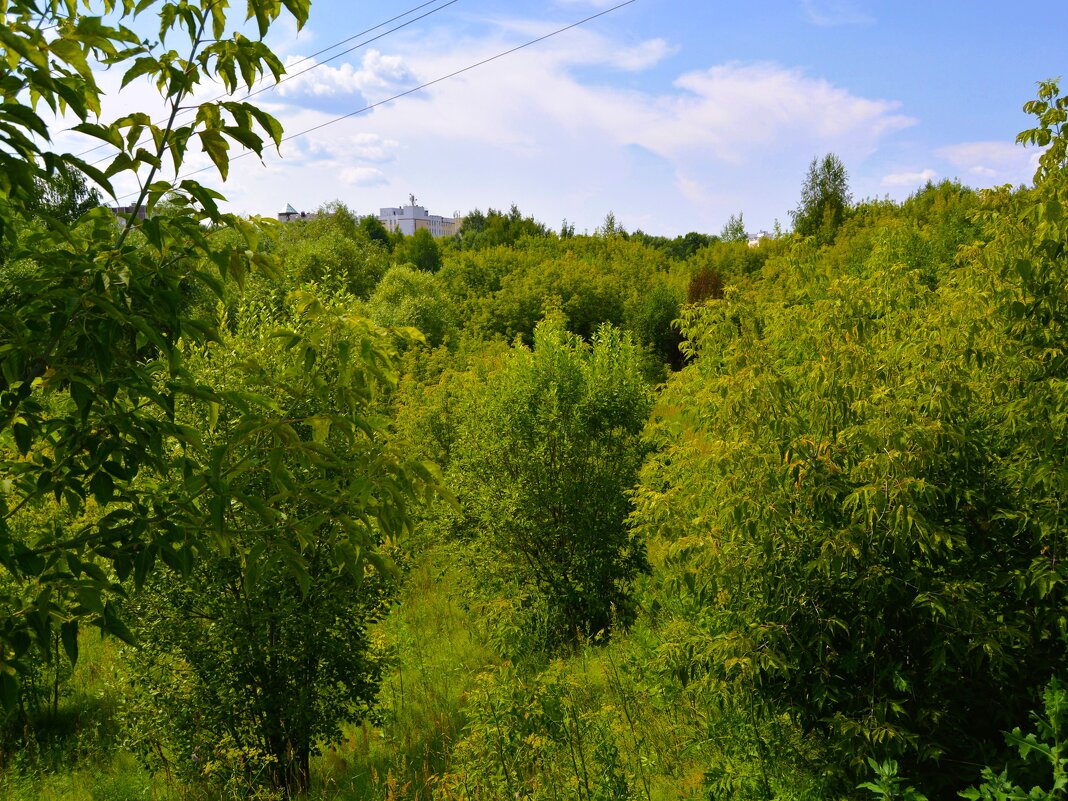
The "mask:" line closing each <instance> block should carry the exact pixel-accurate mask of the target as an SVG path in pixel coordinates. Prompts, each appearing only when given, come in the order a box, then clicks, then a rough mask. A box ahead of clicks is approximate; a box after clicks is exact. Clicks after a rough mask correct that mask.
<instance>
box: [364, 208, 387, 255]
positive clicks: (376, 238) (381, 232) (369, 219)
mask: <svg viewBox="0 0 1068 801" xmlns="http://www.w3.org/2000/svg"><path fill="white" fill-rule="evenodd" d="M360 230H361V231H363V233H364V235H366V237H367V238H368V239H369V240H371V241H372V242H378V243H379V244H380V245H382V247H384V248H385V249H386V250H392V249H393V242H392V240H390V238H389V231H387V230H386V226H384V225H382V222H381V220H379V219H378V218H377V217H375V216H373V215H370V214H368V215H366V216H364V217H361V218H360Z"/></svg>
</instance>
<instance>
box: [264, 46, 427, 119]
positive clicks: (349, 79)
mask: <svg viewBox="0 0 1068 801" xmlns="http://www.w3.org/2000/svg"><path fill="white" fill-rule="evenodd" d="M286 69H287V71H289V72H290V77H289V78H287V79H286V80H285V81H284V83H282V84H281V85H279V87H278V88H277V89H276V90H274V91H275V92H276V93H277V96H278V97H280V98H283V99H285V100H288V101H289V102H291V103H296V104H297V105H302V106H309V107H313V108H314V107H318V106H319V105H320V103H319V102H317V101H322V100H324V99H326V100H331V101H333V100H337V99H341V100H343V101H345V102H346V103H347V104H348V105H347V106H346V107H345V110H351V111H355V110H356V108H358V104H359V103H361V102H363V100H364V99H366V101H367V102H368V103H374V102H377V101H379V100H384V99H385V98H387V97H390V96H391V95H393V94H396V92H397V90H398V89H400V88H401V87H404V86H407V85H409V84H411V82H412V75H411V73H410V71H409V69H408V67H407V65H406V64H405V62H404V59H403V58H401V57H400V56H384V55H382V53H380V52H379V51H378V50H369V51H367V53H365V54H364V56H363V58H362V59H361V61H360V65H359V67H354V66H353V65H352V64H349V63H342V64H341V65H340V66H336V67H335V66H332V65H330V64H319V63H316V62H315V61H314V60H310V59H309V60H302V59H300V58H299V57H297V56H290V57H289V58H288V59H287V60H286Z"/></svg>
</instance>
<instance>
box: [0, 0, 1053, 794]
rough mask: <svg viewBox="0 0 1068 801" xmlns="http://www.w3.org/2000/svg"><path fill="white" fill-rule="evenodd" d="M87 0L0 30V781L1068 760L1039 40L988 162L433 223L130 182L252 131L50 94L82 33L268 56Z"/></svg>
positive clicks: (439, 790) (501, 781) (199, 781)
mask: <svg viewBox="0 0 1068 801" xmlns="http://www.w3.org/2000/svg"><path fill="white" fill-rule="evenodd" d="M104 6H105V10H107V11H113V12H115V14H114V15H112V16H111V17H108V19H109V20H110V23H109V24H110V25H111V27H109V26H108V24H105V22H104V20H102V19H98V18H94V17H92V16H91V12H89V11H86V12H84V13H83V12H77V13H76V12H75V11H72V10H71V9H70V8H69V7H68V5H67V4H60V3H52V4H45V5H44V6H41V5H40V4H34V3H30V2H28V0H12V2H10V3H9V4H8V11H7V15H6V17H5V22H4V27H3V30H4V32H5V34H6V38H5V43H6V46H8V47H9V48H11V49H10V51H9V56H8V58H7V59H6V60H5V61H4V63H3V65H0V69H3V70H4V80H3V81H0V92H3V96H4V100H5V102H4V103H3V104H2V109H3V110H2V111H0V123H2V124H0V144H2V145H3V146H2V147H0V167H2V168H3V169H0V176H2V178H0V237H2V240H3V241H2V243H0V244H2V256H3V259H2V262H0V609H2V614H0V700H2V701H3V711H2V719H0V799H29V798H34V799H37V798H64V799H66V798H71V799H83V798H84V799H124V798H129V799H134V798H142V799H143V798H155V799H171V798H174V799H179V798H203V799H209V798H230V799H238V798H261V799H265V798H282V797H304V798H309V799H357V798H359V799H383V801H385V800H387V799H389V800H391V801H396V800H397V799H422V800H424V801H430V800H431V799H434V800H435V801H446V799H448V800H450V801H452V800H455V799H469V800H470V801H475V799H515V798H523V799H538V800H541V799H545V800H546V801H547V800H548V799H554V800H555V799H580V800H582V801H630V800H631V799H644V800H645V801H654V800H657V801H660V800H662V801H667V800H668V799H694V801H696V800H697V799H721V798H731V799H754V800H756V799H760V800H766V799H799V800H800V799H841V798H852V799H862V798H872V797H875V798H884V799H913V801H921V800H922V799H943V798H946V799H948V798H955V797H961V796H963V797H965V798H971V799H1018V798H1019V799H1022V798H1035V799H1039V798H1042V799H1046V798H1048V799H1063V798H1065V796H1066V794H1068V778H1066V777H1068V773H1066V771H1068V757H1066V755H1065V750H1064V749H1065V745H1064V741H1065V736H1064V732H1065V725H1066V719H1065V718H1066V710H1068V697H1066V691H1065V685H1064V681H1065V675H1064V672H1065V665H1066V664H1068V662H1066V652H1065V651H1066V645H1068V622H1066V620H1068V616H1066V614H1065V609H1066V600H1068V599H1066V591H1068V568H1066V567H1065V560H1064V558H1063V554H1064V552H1065V549H1066V547H1068V542H1066V531H1068V529H1066V524H1065V514H1064V510H1063V505H1064V498H1065V497H1066V492H1068V458H1066V454H1068V393H1066V390H1065V388H1066V387H1068V357H1066V356H1065V351H1064V347H1063V345H1064V342H1065V341H1066V339H1068V296H1066V292H1068V290H1066V287H1068V216H1066V214H1065V209H1066V208H1068V164H1066V155H1065V154H1066V152H1068V99H1066V98H1064V97H1062V96H1061V95H1060V91H1059V87H1058V86H1057V84H1056V82H1044V83H1042V84H1040V85H1039V94H1038V98H1037V99H1035V100H1033V101H1031V102H1029V103H1028V104H1027V105H1026V106H1025V111H1026V112H1027V113H1029V114H1031V115H1032V116H1033V118H1034V120H1035V123H1034V125H1035V127H1034V128H1032V129H1030V130H1028V131H1025V132H1023V133H1022V134H1021V135H1020V137H1019V141H1020V142H1021V143H1022V144H1025V145H1030V144H1034V145H1039V146H1041V147H1044V148H1046V149H1045V150H1044V151H1043V152H1042V154H1041V155H1040V157H1039V159H1038V171H1037V173H1036V175H1035V177H1034V183H1033V185H1032V186H1030V187H1021V188H1018V189H1012V188H1010V187H1003V188H999V189H996V190H989V191H985V192H981V193H976V192H973V191H971V190H969V189H967V188H965V187H962V186H960V185H958V184H954V183H950V182H945V183H942V184H939V185H937V186H936V185H928V186H927V187H925V188H924V189H922V190H921V191H919V192H917V193H916V194H915V195H914V196H913V197H911V198H910V199H908V200H907V201H905V202H904V203H901V204H897V203H893V202H890V201H872V202H863V203H859V204H854V203H853V202H852V200H851V198H850V195H849V189H848V186H847V182H846V172H845V167H844V166H843V165H842V163H841V162H840V161H839V160H838V159H837V158H836V157H834V156H833V155H829V156H827V157H825V158H824V159H823V160H822V162H821V161H819V160H814V161H813V164H812V168H811V170H810V174H809V177H808V179H807V180H806V181H805V183H804V185H803V186H802V189H801V201H800V204H799V206H798V209H797V211H796V213H795V215H794V223H795V229H796V230H795V231H794V232H791V233H781V232H777V233H776V235H775V236H773V237H769V238H766V239H762V240H761V241H760V242H759V243H758V244H757V245H756V246H755V247H750V246H749V244H748V242H747V241H745V239H746V237H745V230H744V226H743V224H742V216H741V214H738V215H737V216H732V217H731V219H730V220H728V221H727V222H726V224H725V225H724V226H723V229H722V231H721V233H720V235H719V236H710V235H706V234H700V233H690V234H687V235H686V236H682V237H677V238H675V239H666V238H661V237H652V236H648V235H646V234H643V233H642V232H640V231H639V232H633V233H628V232H627V231H626V230H625V229H624V228H623V227H622V226H621V225H620V224H619V222H618V221H617V220H616V219H615V217H614V215H613V214H611V213H609V214H608V215H607V216H606V218H605V222H604V225H603V226H602V227H601V228H600V229H599V230H598V231H597V233H596V234H595V235H593V236H589V235H576V234H575V232H574V229H573V226H570V225H568V224H567V223H566V221H565V224H564V225H563V226H562V228H561V232H560V234H559V235H558V234H556V233H555V232H553V231H551V230H550V229H548V228H547V227H546V226H544V225H542V224H540V223H537V222H535V221H534V220H532V219H531V218H529V217H524V216H523V215H522V213H521V212H520V211H519V210H518V208H517V207H515V206H513V207H512V209H511V210H510V211H509V212H508V213H502V212H498V211H495V210H492V209H491V210H490V211H489V212H488V213H486V214H481V213H479V212H473V213H472V214H470V215H469V216H468V217H467V219H466V221H465V223H464V226H463V228H462V230H461V231H460V233H459V234H458V235H456V236H455V237H452V238H449V239H446V240H443V241H435V240H434V239H433V238H432V237H430V236H429V235H428V234H427V233H426V232H425V231H423V232H420V233H419V234H418V235H417V236H414V237H409V238H406V237H402V236H399V235H390V234H388V233H387V232H386V231H385V230H384V229H383V228H382V226H381V225H378V224H376V223H374V222H373V221H368V219H367V218H364V219H358V218H357V217H356V216H355V215H354V214H352V213H351V212H350V211H349V210H348V209H346V208H345V207H344V206H343V205H341V204H332V205H330V206H327V207H324V209H323V210H322V213H321V214H320V215H319V216H318V217H317V218H315V219H310V220H306V221H302V222H294V223H289V224H286V225H284V226H279V225H276V224H272V223H270V222H269V221H256V220H245V219H241V218H237V217H234V216H232V215H226V214H223V213H221V212H220V211H219V210H218V208H217V201H218V197H217V196H216V195H215V194H214V193H212V192H210V191H208V190H207V189H205V188H204V187H202V186H199V185H198V184H196V183H195V182H190V181H182V182H181V183H179V184H178V185H175V184H174V183H173V182H167V181H162V180H159V171H160V167H161V164H162V161H163V160H164V159H165V160H167V161H169V162H173V163H174V164H176V165H177V164H180V163H181V161H182V159H183V158H184V156H185V153H186V149H187V147H188V145H189V143H190V142H198V143H199V144H200V145H201V146H202V147H203V149H204V150H205V151H206V152H207V153H208V154H209V156H210V157H211V158H212V160H213V162H214V163H215V165H216V168H217V169H218V170H219V172H220V173H222V174H224V175H225V173H226V170H227V167H228V155H229V148H230V146H231V143H236V144H238V145H241V146H244V147H249V148H252V149H253V150H257V151H258V150H259V149H261V148H262V146H263V144H264V142H265V141H273V142H275V143H277V142H278V141H279V140H280V137H281V130H280V128H279V127H278V125H277V123H276V122H275V121H274V120H273V119H272V118H270V117H269V116H268V115H266V114H264V113H263V112H262V111H260V110H259V109H256V108H254V107H252V106H250V105H247V104H243V103H233V102H230V101H222V102H212V103H207V104H202V105H200V106H199V107H197V112H196V114H195V117H193V118H192V120H191V121H189V122H187V123H185V124H181V123H180V122H179V121H178V120H179V118H178V115H177V114H176V115H174V116H172V117H171V119H170V121H169V122H168V123H166V124H164V125H163V126H157V125H154V124H153V123H151V121H149V120H148V119H147V118H145V117H143V116H142V115H133V116H131V117H126V118H123V119H121V120H118V121H116V122H114V123H111V124H108V123H97V122H90V121H89V120H90V118H91V117H92V116H93V115H94V114H95V112H96V110H97V103H98V95H99V88H98V87H97V86H96V84H95V83H94V80H93V77H92V73H91V72H90V71H89V70H88V69H87V68H85V64H86V61H85V60H86V59H90V58H91V59H97V60H102V61H106V62H108V63H112V64H115V65H121V66H123V67H125V68H126V73H125V74H126V80H137V79H139V78H147V79H149V80H152V81H155V82H156V84H157V85H158V86H160V87H161V88H162V90H163V91H164V93H165V94H166V96H167V97H168V98H169V102H170V103H171V107H172V108H173V109H174V110H175V111H177V110H178V109H179V108H181V107H182V106H183V105H184V104H185V103H187V102H188V97H189V95H190V94H191V93H192V92H193V90H194V89H195V88H196V86H197V84H198V83H199V82H201V81H203V80H204V79H206V78H207V77H209V76H214V77H217V78H218V79H219V80H221V81H222V82H223V83H224V85H226V87H227V88H228V89H231V90H232V89H234V88H236V87H237V84H238V83H239V81H238V76H240V83H242V84H243V85H246V86H247V85H250V84H251V83H252V82H253V81H254V80H255V79H256V78H257V77H259V76H260V75H261V74H263V73H264V72H266V73H268V74H274V75H275V76H276V77H277V75H278V71H279V69H280V64H279V63H278V61H277V59H276V58H275V57H274V55H273V54H271V53H270V51H269V50H267V48H266V47H265V46H264V45H263V44H262V42H260V41H251V40H248V39H245V38H242V37H239V36H230V37H229V38H228V34H227V30H228V28H227V21H226V18H225V14H224V7H223V6H221V5H219V4H217V3H211V2H208V0H204V2H203V3H202V4H197V3H193V4H186V3H182V4H179V5H175V4H169V3H166V2H158V3H142V4H140V5H139V6H138V7H137V10H138V11H140V12H147V11H148V10H149V9H152V10H153V11H154V12H155V13H158V14H159V15H160V20H161V25H162V26H163V31H161V33H164V32H169V33H170V34H171V37H170V39H169V40H168V41H170V40H177V39H180V38H181V37H182V36H184V37H185V41H186V42H187V43H188V51H187V52H186V53H181V54H178V53H174V52H159V51H158V50H153V49H151V48H149V47H148V46H147V45H145V44H143V43H142V42H141V41H140V40H139V39H138V38H137V37H136V36H134V35H133V34H132V33H131V32H130V31H129V30H127V29H126V28H124V27H122V24H121V22H122V20H123V19H128V16H129V15H130V14H133V13H134V11H135V9H134V8H133V7H132V6H131V5H130V4H118V5H117V4H114V3H106V4H104ZM283 7H284V9H285V10H287V11H288V13H290V14H291V15H292V16H293V17H294V18H295V19H296V21H297V23H298V24H300V23H302V22H303V20H304V19H305V17H306V15H307V6H306V4H304V3H302V2H298V0H287V2H285V3H280V2H274V1H273V0H253V1H252V3H251V13H252V17H254V18H255V20H256V22H257V25H258V28H259V32H260V35H261V36H262V35H263V34H265V33H266V32H267V30H268V28H269V26H270V24H271V23H272V22H273V21H274V20H275V19H276V18H277V17H278V16H279V15H280V14H281V13H282V11H283ZM123 14H125V15H126V16H123ZM71 15H73V16H71ZM116 18H118V19H119V22H115V19H116ZM53 25H54V26H56V27H54V28H53V27H52V26H53ZM44 30H49V31H50V33H49V35H48V36H45V35H44V34H43V33H42V31H44ZM29 95H33V96H34V97H37V98H38V99H39V101H40V102H42V103H44V104H45V105H47V106H51V107H58V106H59V105H61V104H66V105H67V106H68V107H69V109H70V111H71V113H73V114H74V115H75V116H77V117H78V118H79V119H80V120H81V123H80V124H79V125H78V126H77V127H78V129H79V130H81V131H83V132H85V133H89V134H91V135H94V136H97V137H98V138H99V139H101V140H103V141H105V142H107V143H109V144H111V145H112V146H113V147H114V148H115V149H117V150H118V151H119V152H118V154H117V155H116V156H114V157H113V160H112V162H111V164H110V166H109V167H108V168H107V169H105V170H104V171H102V172H101V171H98V170H95V169H94V168H93V167H92V166H91V165H89V164H85V163H84V162H81V161H79V160H78V159H77V158H75V157H73V156H70V155H65V154H58V153H55V152H52V151H51V150H49V149H47V148H46V147H45V146H44V145H41V144H39V143H40V142H42V141H45V139H46V137H45V134H47V129H46V128H45V127H44V124H43V122H42V121H41V120H40V118H38V117H37V115H36V113H35V112H34V111H33V110H32V109H31V108H29V107H27V106H25V105H23V104H22V101H23V99H24V97H25V96H29ZM34 135H36V137H37V138H34ZM141 139H144V142H148V141H151V143H152V145H151V147H152V148H154V150H152V151H150V150H149V149H148V147H149V146H147V145H145V144H144V142H141V143H140V144H139V140H141ZM127 171H130V172H134V173H137V174H138V175H139V176H140V177H141V178H142V184H143V186H144V187H145V189H144V191H143V192H142V193H141V197H140V198H139V200H138V203H139V204H145V205H146V206H147V207H148V208H149V210H150V212H152V213H151V214H150V215H149V216H148V218H147V219H145V220H143V221H141V220H138V219H137V218H136V217H131V218H130V219H127V220H123V221H118V220H116V219H115V218H114V217H113V216H112V215H111V214H110V212H108V211H107V210H106V209H104V208H102V207H100V205H99V203H100V197H102V196H104V195H107V194H109V193H110V192H111V190H110V186H109V184H108V180H109V178H110V177H112V176H114V175H116V174H120V173H122V172H127ZM97 193H100V194H97Z"/></svg>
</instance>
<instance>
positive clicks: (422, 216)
mask: <svg viewBox="0 0 1068 801" xmlns="http://www.w3.org/2000/svg"><path fill="white" fill-rule="evenodd" d="M410 200H411V202H410V203H409V204H408V205H407V206H389V207H386V208H381V209H379V210H378V221H379V222H380V223H382V225H384V226H386V230H387V231H389V232H390V233H391V234H392V233H393V232H394V231H400V232H401V233H402V234H404V235H405V236H411V235H412V234H414V233H415V232H416V231H417V230H419V229H420V228H425V229H427V230H428V231H430V235H431V236H433V237H442V236H452V235H453V234H455V233H456V232H457V231H458V230H459V228H460V220H459V219H458V218H456V217H439V216H438V215H436V214H430V213H428V212H427V210H426V209H425V208H423V207H422V206H417V205H415V196H414V195H412V196H411V197H410Z"/></svg>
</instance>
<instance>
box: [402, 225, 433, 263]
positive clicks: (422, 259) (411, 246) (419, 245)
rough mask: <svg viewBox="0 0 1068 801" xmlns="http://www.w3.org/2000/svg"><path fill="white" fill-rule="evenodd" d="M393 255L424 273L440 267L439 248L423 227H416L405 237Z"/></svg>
mask: <svg viewBox="0 0 1068 801" xmlns="http://www.w3.org/2000/svg"><path fill="white" fill-rule="evenodd" d="M395 255H396V257H397V259H398V260H400V259H403V260H404V261H406V262H408V263H410V264H413V265H414V266H415V267H416V268H417V269H420V270H422V271H423V272H425V273H436V272H437V271H438V270H440V269H441V248H440V247H439V246H438V243H437V242H435V241H434V237H433V236H431V234H430V231H428V230H427V229H425V228H418V229H416V231H415V233H414V234H412V235H411V236H409V237H406V238H405V239H404V240H403V247H399V248H396V254H395Z"/></svg>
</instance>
